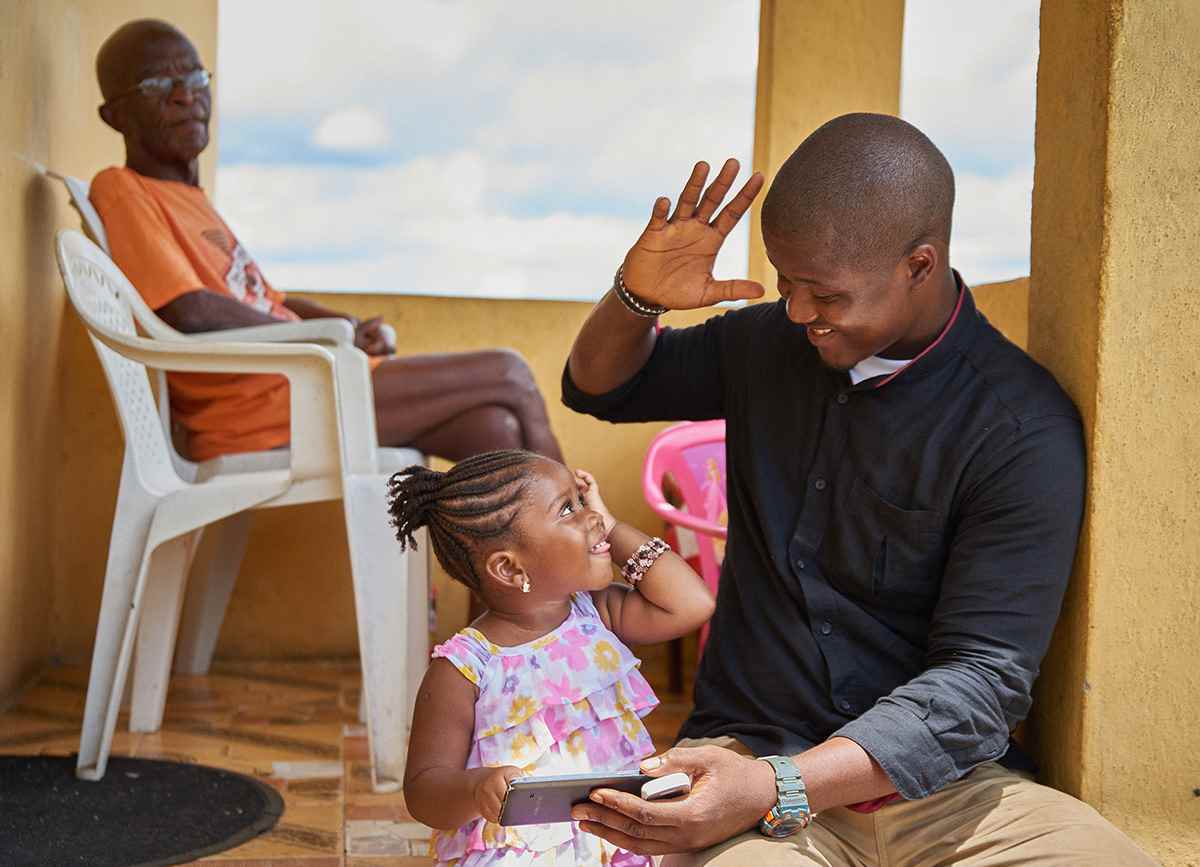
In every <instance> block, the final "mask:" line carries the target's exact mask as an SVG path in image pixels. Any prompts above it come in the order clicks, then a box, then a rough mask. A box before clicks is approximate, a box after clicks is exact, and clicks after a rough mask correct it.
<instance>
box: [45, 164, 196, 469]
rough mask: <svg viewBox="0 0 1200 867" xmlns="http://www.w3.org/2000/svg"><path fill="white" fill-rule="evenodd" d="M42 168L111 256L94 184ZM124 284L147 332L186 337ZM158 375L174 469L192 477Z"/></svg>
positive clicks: (160, 374)
mask: <svg viewBox="0 0 1200 867" xmlns="http://www.w3.org/2000/svg"><path fill="white" fill-rule="evenodd" d="M42 171H43V172H44V173H45V175H46V176H47V177H50V178H54V179H55V180H57V181H61V182H62V185H63V186H64V187H66V189H67V195H68V196H70V198H71V207H73V208H74V209H75V210H76V211H78V212H79V217H80V219H81V220H82V221H83V229H84V232H85V233H86V234H87V236H88V237H89V238H90V239H91V240H92V241H93V242H95V243H96V245H97V246H99V247H100V249H102V250H103V251H104V252H105V253H106V254H108V255H109V256H110V257H111V255H112V253H111V251H110V250H109V247H108V234H107V233H106V232H105V231H104V221H103V220H101V219H100V212H99V211H97V210H96V206H95V205H93V204H92V200H91V198H90V197H89V193H90V191H91V185H90V184H89V183H88V182H87V181H85V180H83V179H82V178H76V177H72V176H71V175H60V174H59V173H58V172H55V171H51V170H49V169H44V168H42ZM122 288H123V289H128V291H125V292H123V293H122V298H123V299H124V300H125V303H126V304H128V305H129V309H130V310H131V311H132V313H133V318H134V320H135V321H136V322H137V324H138V326H139V327H140V328H141V329H142V331H143V332H144V333H145V334H148V335H149V336H150V337H155V338H158V339H159V340H165V339H177V338H180V337H183V334H181V333H180V332H178V331H176V330H175V329H174V328H172V327H171V326H170V325H167V323H165V322H163V321H162V320H161V319H160V318H159V317H158V314H157V313H155V312H154V311H153V310H151V309H150V305H149V304H147V303H146V301H145V299H143V298H142V295H141V293H140V292H138V291H137V289H135V288H134V286H133V285H132V284H131V283H130V282H129V281H128V280H126V281H125V283H124V287H122ZM155 376H156V377H157V385H158V418H159V422H160V423H161V424H162V426H163V430H164V431H166V436H167V447H168V449H169V450H170V454H171V462H172V463H173V464H174V465H175V470H176V472H178V473H179V475H181V476H183V477H184V478H185V479H188V480H189V481H191V480H193V479H194V478H195V477H196V465H195V464H194V463H192V462H191V461H189V460H188V459H187V458H185V457H183V456H182V455H180V454H179V452H177V451H176V450H175V443H174V442H173V441H172V438H171V430H172V427H171V401H170V397H169V395H170V392H169V389H168V387H167V374H166V373H165V372H164V371H161V370H159V371H156V373H155Z"/></svg>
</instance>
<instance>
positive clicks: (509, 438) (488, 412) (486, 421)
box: [471, 406, 525, 449]
mask: <svg viewBox="0 0 1200 867" xmlns="http://www.w3.org/2000/svg"><path fill="white" fill-rule="evenodd" d="M471 415H472V419H471V420H472V422H474V427H475V429H476V430H477V431H478V433H479V436H480V439H482V440H483V441H484V442H486V443H487V444H488V448H489V449H519V448H524V446H525V442H524V438H523V436H522V432H521V422H520V420H519V419H518V418H517V417H516V415H515V414H513V412H512V411H511V410H509V409H506V408H505V407H502V406H481V407H479V408H478V409H476V410H473V411H472V412H471Z"/></svg>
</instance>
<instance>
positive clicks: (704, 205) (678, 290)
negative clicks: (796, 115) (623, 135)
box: [624, 159, 763, 310]
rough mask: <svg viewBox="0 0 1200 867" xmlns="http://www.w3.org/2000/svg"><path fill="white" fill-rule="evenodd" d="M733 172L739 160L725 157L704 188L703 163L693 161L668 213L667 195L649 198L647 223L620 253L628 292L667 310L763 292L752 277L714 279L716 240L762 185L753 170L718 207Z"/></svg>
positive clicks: (705, 171)
mask: <svg viewBox="0 0 1200 867" xmlns="http://www.w3.org/2000/svg"><path fill="white" fill-rule="evenodd" d="M737 173H738V161H737V160H734V159H729V160H726V161H725V165H724V166H722V168H721V171H720V173H719V174H718V175H717V177H716V179H715V180H714V181H713V182H712V185H711V186H710V187H709V188H708V189H707V190H705V189H704V183H705V181H706V180H707V179H708V163H705V162H699V163H696V166H695V168H693V169H692V176H691V177H690V178H689V179H688V182H687V184H686V185H685V186H684V188H683V191H682V192H681V193H680V194H679V204H678V205H677V206H676V208H675V213H674V214H672V215H671V216H670V218H668V217H667V212H668V210H669V209H670V207H671V202H670V200H669V199H667V198H666V197H665V196H664V197H662V198H659V199H657V200H656V201H655V202H654V210H653V211H652V212H651V214H650V222H649V224H648V225H647V226H646V229H645V231H643V232H642V235H641V237H640V238H638V240H637V243H636V244H634V245H633V248H632V249H631V250H630V251H629V253H628V254H626V256H625V272H624V279H625V286H626V287H627V288H628V289H629V291H630V292H632V293H633V294H634V295H636V296H637V297H638V298H640V299H641V300H642V301H644V302H646V303H648V304H658V305H662V306H663V307H667V308H670V309H672V310H691V309H694V308H697V307H708V306H710V305H712V304H716V303H718V302H720V301H732V300H735V299H739V298H759V297H761V296H762V294H763V287H762V286H761V285H760V284H759V283H756V282H754V281H753V280H714V279H713V274H712V269H713V262H714V261H716V258H717V253H718V252H719V251H720V249H721V245H722V244H723V243H725V238H726V236H728V235H729V233H730V231H732V229H733V227H734V226H736V225H737V222H738V220H740V219H741V218H742V215H744V214H745V213H746V211H747V210H748V209H749V208H750V204H751V203H752V202H753V201H754V198H755V196H757V195H758V193H759V191H760V190H761V189H762V185H763V177H762V175H761V174H759V173H757V172H755V173H754V174H753V175H751V176H750V179H749V180H748V181H746V183H745V185H744V186H743V187H742V188H741V190H739V191H738V194H737V195H736V196H734V197H733V199H731V200H730V202H729V204H727V205H726V206H725V207H724V208H722V209H721V212H720V213H717V208H718V207H719V206H720V204H721V202H722V201H723V200H724V198H725V196H726V194H727V193H728V192H729V188H730V187H731V186H732V185H733V180H734V178H736V177H737ZM702 191H703V196H701V192H702ZM713 214H716V217H714V216H713Z"/></svg>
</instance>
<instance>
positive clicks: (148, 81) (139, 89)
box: [107, 68, 212, 104]
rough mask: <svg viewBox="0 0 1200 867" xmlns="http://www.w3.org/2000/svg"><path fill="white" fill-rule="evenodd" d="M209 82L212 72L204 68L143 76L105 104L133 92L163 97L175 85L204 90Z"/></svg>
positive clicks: (173, 89)
mask: <svg viewBox="0 0 1200 867" xmlns="http://www.w3.org/2000/svg"><path fill="white" fill-rule="evenodd" d="M210 83H212V73H211V72H209V71H208V70H207V69H204V68H200V69H193V70H192V71H191V72H185V73H184V74H183V75H155V76H152V77H150V78H143V79H142V80H141V81H139V82H138V83H137V85H136V86H134V87H131V88H129V90H126V91H123V92H122V93H118V94H117V95H116V96H114V97H113V98H112V99H110V100H108V103H107V104H111V103H114V102H116V101H117V100H118V99H125V97H127V96H133V95H134V94H141V95H142V96H151V97H155V98H157V99H164V98H166V97H167V96H169V95H170V94H171V93H173V92H174V91H175V88H177V87H184V88H186V89H187V90H190V91H192V92H193V93H194V92H196V91H198V90H204V88H206V87H208V85H209V84H210Z"/></svg>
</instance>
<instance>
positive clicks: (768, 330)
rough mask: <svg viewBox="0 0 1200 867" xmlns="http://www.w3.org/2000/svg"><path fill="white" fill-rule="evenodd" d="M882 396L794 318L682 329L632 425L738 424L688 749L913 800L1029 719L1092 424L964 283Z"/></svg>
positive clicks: (640, 379) (620, 412)
mask: <svg viewBox="0 0 1200 867" xmlns="http://www.w3.org/2000/svg"><path fill="white" fill-rule="evenodd" d="M962 292H963V293H964V297H963V299H962V305H961V309H960V311H959V314H958V316H957V318H956V319H955V320H954V321H953V324H952V325H951V326H950V328H949V330H948V331H947V332H946V333H945V335H944V336H943V338H942V340H941V341H940V342H938V343H937V345H935V346H934V347H933V348H932V349H931V350H929V351H928V352H927V353H926V354H925V355H923V356H922V357H920V358H919V359H918V360H917V361H916V362H914V363H913V364H912V365H910V366H909V367H907V368H905V369H904V370H903V371H902V372H901V373H900V374H899V375H898V376H896V377H895V378H894V379H892V380H891V381H888V382H886V384H884V385H882V386H880V385H879V383H880V382H881V381H882V380H879V379H876V380H868V381H866V382H862V383H859V384H858V385H857V386H852V385H851V384H850V379H849V377H848V376H847V374H845V373H843V372H838V371H833V370H830V369H829V368H827V367H825V366H824V365H823V364H822V363H821V361H820V358H819V357H818V355H817V352H816V350H815V349H814V348H813V346H812V344H810V343H809V341H808V339H807V337H806V336H805V332H804V328H803V326H799V325H796V324H794V323H793V322H791V321H790V320H789V319H788V318H787V313H786V310H785V306H784V302H783V301H780V302H778V303H775V304H758V305H753V306H748V307H745V308H742V309H740V310H735V311H732V312H729V313H726V314H725V315H723V316H715V317H713V318H711V319H709V320H708V321H707V322H705V323H703V324H701V325H698V326H695V327H692V328H686V329H679V330H674V329H665V330H663V331H662V332H661V333H660V334H659V336H658V339H657V342H656V344H655V348H654V351H653V354H652V355H651V357H650V359H649V360H648V361H647V363H646V365H645V366H644V367H643V368H642V370H641V371H640V372H638V373H637V374H636V375H635V376H634V377H633V378H632V379H631V380H630V381H629V382H627V383H625V384H624V385H622V386H620V387H618V388H616V389H614V390H613V391H611V392H609V393H608V394H603V395H588V394H585V393H583V392H582V391H580V390H579V389H578V388H577V387H576V386H575V384H574V383H573V382H572V380H571V377H570V373H569V371H564V375H563V400H564V402H565V403H566V404H567V405H568V406H570V407H571V408H573V409H575V410H578V411H580V412H585V413H589V414H591V415H594V416H596V417H597V418H601V419H605V420H608V421H613V422H629V421H652V420H685V419H686V420H695V421H698V420H703V419H712V418H724V419H726V431H727V434H726V455H727V456H726V464H727V484H728V500H729V539H728V543H727V546H726V549H725V561H724V565H723V567H722V570H721V583H720V590H719V593H718V596H717V608H716V614H715V615H714V617H713V621H712V631H711V634H710V637H709V641H708V646H707V647H706V648H705V651H704V656H703V659H702V660H701V664H700V668H699V671H698V673H697V677H696V690H695V710H694V711H693V713H692V715H691V717H690V718H689V719H688V720H687V722H686V723H684V726H683V729H682V730H681V732H680V736H681V737H715V736H717V735H732V736H734V737H736V738H737V739H738V740H740V741H742V742H743V743H745V744H746V745H747V746H748V747H749V748H750V749H752V750H753V751H754V752H755V753H756V754H758V755H768V754H774V753H781V754H795V753H798V752H801V751H802V750H804V749H806V748H808V747H810V746H812V745H813V744H816V743H819V742H821V741H823V740H825V739H826V738H829V737H831V736H834V735H838V736H841V737H846V738H850V739H852V740H854V741H855V742H857V743H858V744H859V745H861V746H862V747H863V749H865V750H866V751H867V752H868V753H870V755H871V756H872V757H873V758H874V759H875V760H876V761H877V762H879V764H880V765H881V766H882V767H883V769H884V771H885V772H886V773H887V774H888V776H889V777H890V778H891V780H892V782H893V783H895V785H896V788H897V790H898V791H899V792H900V794H901V795H903V796H904V797H906V798H919V797H924V796H925V795H928V794H930V793H932V792H934V791H936V790H938V789H939V788H941V787H942V786H944V785H946V784H947V783H950V782H952V781H954V780H956V779H958V778H959V777H961V776H962V775H963V774H965V773H967V772H968V771H969V770H971V768H973V767H975V766H976V765H978V764H980V763H982V762H985V761H989V760H993V759H998V758H1000V757H1001V756H1003V755H1004V754H1005V752H1006V751H1007V749H1008V745H1009V733H1010V732H1011V730H1012V729H1013V727H1014V726H1016V724H1017V723H1018V722H1019V721H1020V720H1022V719H1023V718H1024V717H1025V715H1026V713H1027V712H1028V710H1029V705H1030V691H1031V688H1032V686H1033V682H1034V680H1035V678H1036V677H1037V674H1038V666H1039V665H1040V663H1041V660H1042V657H1043V656H1044V654H1045V652H1046V648H1047V645H1048V644H1049V641H1050V635H1051V632H1052V631H1053V628H1054V623H1055V620H1056V619H1057V617H1058V612H1059V607H1060V605H1061V602H1062V597H1063V593H1064V591H1065V589H1066V584H1067V578H1068V576H1069V574H1070V571H1071V563H1072V560H1073V558H1074V555H1075V546H1076V542H1077V539H1078V535H1079V526H1080V521H1081V517H1082V512H1083V495H1084V472H1085V470H1084V445H1083V435H1082V429H1081V424H1080V420H1079V415H1078V413H1077V412H1076V409H1075V407H1074V405H1073V404H1072V403H1071V400H1070V398H1068V397H1067V395H1066V394H1065V393H1064V392H1063V391H1062V389H1061V388H1060V387H1059V386H1058V384H1057V383H1056V382H1055V381H1054V378H1053V377H1052V376H1051V375H1050V374H1049V373H1048V372H1047V371H1045V370H1044V369H1043V368H1042V367H1040V366H1039V365H1038V364H1036V363H1035V362H1034V361H1033V360H1032V359H1030V358H1029V356H1027V355H1026V354H1025V353H1024V352H1022V351H1021V350H1020V349H1019V348H1018V347H1016V346H1014V345H1013V344H1012V343H1010V342H1009V341H1008V340H1006V339H1005V338H1004V337H1003V336H1002V335H1001V334H1000V333H999V332H998V331H997V330H996V329H995V328H993V327H992V325H991V324H990V323H988V321H987V320H986V319H985V318H984V317H983V315H982V314H981V313H979V312H978V311H977V310H976V308H975V303H974V299H973V298H972V296H971V293H970V290H969V289H967V288H965V287H963V288H962Z"/></svg>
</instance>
